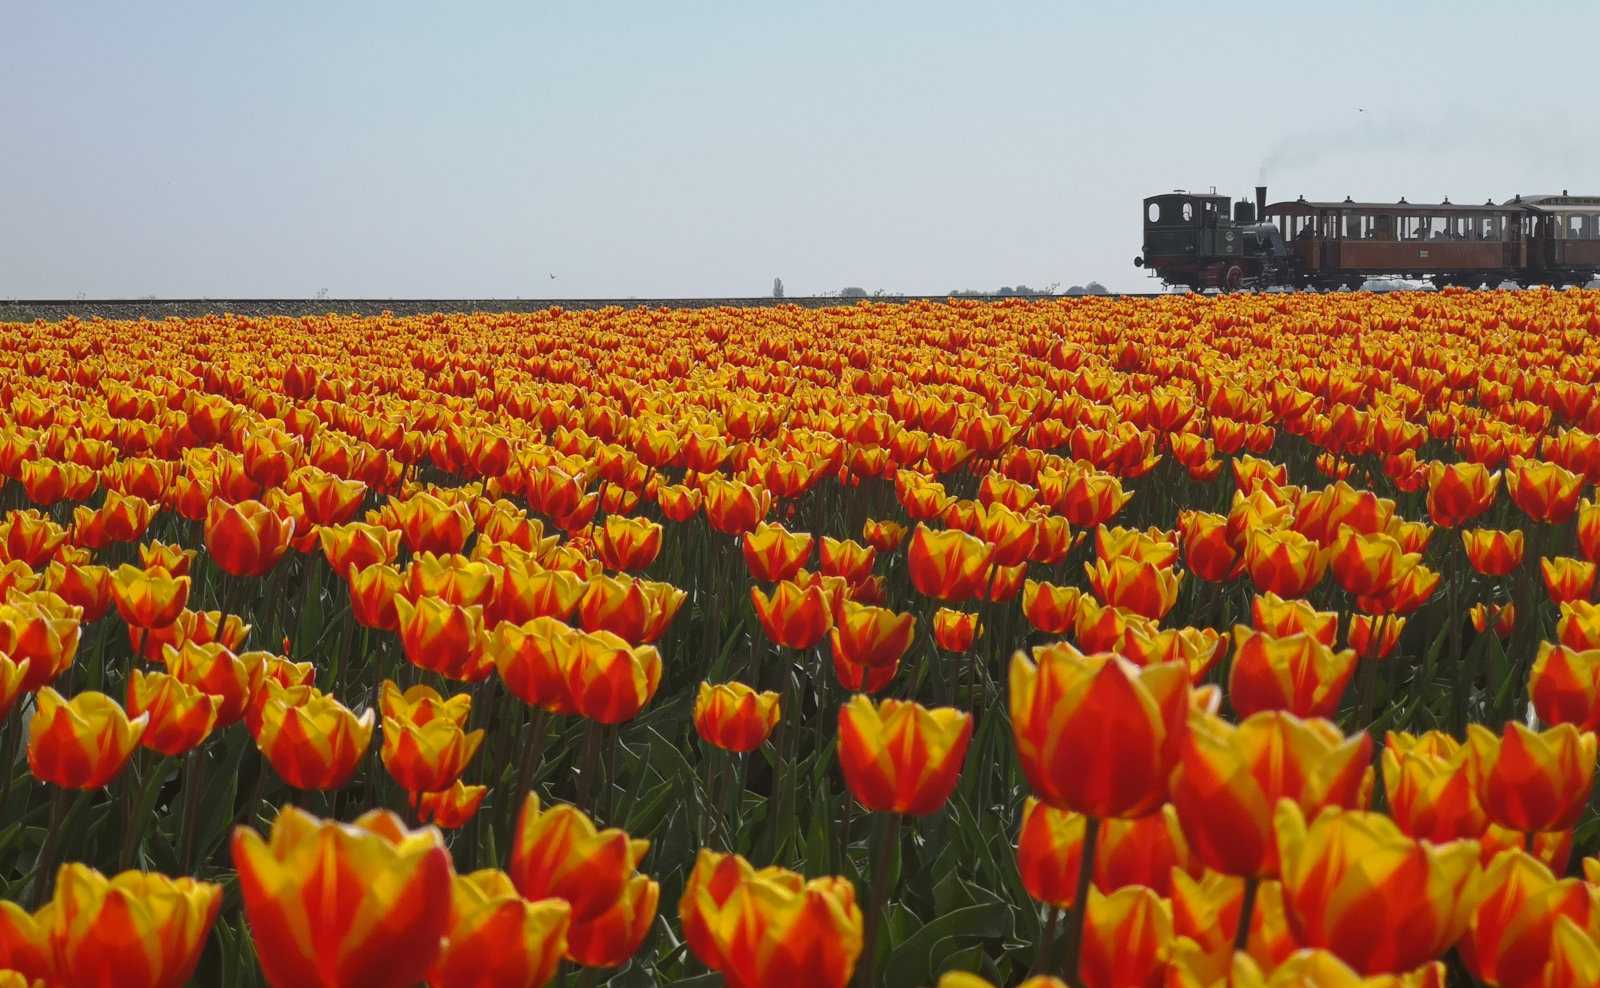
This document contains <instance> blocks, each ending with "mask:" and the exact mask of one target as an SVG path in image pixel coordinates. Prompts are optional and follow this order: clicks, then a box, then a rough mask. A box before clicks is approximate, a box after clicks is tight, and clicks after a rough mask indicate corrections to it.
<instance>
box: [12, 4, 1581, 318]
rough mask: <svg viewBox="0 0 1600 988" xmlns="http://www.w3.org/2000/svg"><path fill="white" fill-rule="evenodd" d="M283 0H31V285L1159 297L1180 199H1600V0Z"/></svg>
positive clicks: (26, 82) (22, 98)
mask: <svg viewBox="0 0 1600 988" xmlns="http://www.w3.org/2000/svg"><path fill="white" fill-rule="evenodd" d="M246 6H247V5H246V4H243V3H231V2H224V3H218V2H215V0H209V2H204V3H190V4H178V3H170V4H164V3H156V2H151V3H128V2H125V0H124V2H114V3H112V2H107V3H90V2H81V0H71V2H46V0H6V2H4V3H0V297H73V296H76V295H78V294H79V293H85V294H87V295H88V296H90V297H96V296H140V295H148V294H156V295H162V296H232V297H242V296H307V295H312V294H315V293H316V292H318V291H319V290H323V289H325V290H327V291H328V292H329V293H330V294H332V295H334V296H375V297H419V296H421V297H484V296H514V295H520V296H525V297H528V296H573V297H576V296H629V295H637V296H705V295H741V294H757V295H759V294H767V293H768V292H769V291H770V289H771V285H772V278H773V276H774V275H779V276H782V278H783V280H784V283H785V285H786V286H787V287H788V291H789V294H791V295H799V294H810V293H815V292H821V291H827V290H832V289H838V288H840V287H842V286H845V285H860V286H862V287H864V288H867V289H868V290H872V289H878V288H882V289H886V290H891V291H905V292H944V291H948V290H951V289H956V288H986V289H992V288H995V287H997V286H999V285H1002V284H1016V283H1017V282H1026V283H1027V284H1029V285H1032V286H1035V287H1039V286H1042V285H1045V284H1048V283H1051V282H1059V283H1060V285H1061V287H1063V288H1064V287H1066V286H1067V285H1068V284H1071V283H1074V282H1083V281H1087V280H1090V279H1099V280H1100V281H1102V282H1104V283H1105V284H1107V285H1109V286H1111V287H1112V288H1122V289H1139V288H1142V287H1146V286H1148V285H1150V284H1151V283H1150V282H1148V281H1146V280H1145V279H1144V277H1143V275H1142V273H1141V272H1139V271H1137V270H1136V269H1135V268H1134V267H1133V266H1132V263H1131V259H1132V257H1133V256H1134V254H1135V253H1136V252H1137V250H1138V248H1139V241H1140V228H1139V218H1140V209H1139V200H1140V199H1141V198H1143V197H1144V196H1146V195H1151V194H1153V193H1155V192H1159V191H1165V190H1168V189H1172V188H1175V187H1189V188H1205V187H1209V186H1211V185H1216V186H1217V187H1218V188H1219V189H1222V190H1225V191H1229V192H1233V193H1235V194H1241V195H1247V194H1248V192H1249V188H1250V186H1251V185H1253V184H1254V183H1255V181H1256V179H1257V176H1258V174H1260V173H1261V172H1262V170H1263V169H1265V171H1266V175H1265V178H1266V180H1267V182H1268V184H1269V185H1270V186H1271V187H1272V198H1274V199H1277V198H1292V197H1293V196H1295V195H1298V194H1301V193H1304V194H1306V195H1307V196H1308V197H1310V198H1321V197H1327V198H1343V197H1344V196H1345V195H1347V194H1350V195H1354V196H1355V197H1356V198H1358V199H1359V198H1367V199H1395V198H1398V197H1399V196H1401V195H1405V196H1406V197H1408V198H1410V199H1411V200H1412V201H1418V200H1422V199H1429V198H1435V199H1436V198H1437V197H1439V196H1443V195H1449V196H1450V197H1451V198H1452V199H1453V200H1455V201H1480V202H1481V201H1483V200H1484V199H1485V198H1487V197H1491V196H1492V197H1494V198H1496V199H1499V198H1503V197H1505V196H1509V195H1511V194H1513V193H1516V192H1519V191H1520V192H1541V191H1559V190H1560V189H1562V188H1571V189H1572V190H1573V191H1574V192H1577V191H1579V190H1582V191H1584V192H1588V193H1595V192H1600V126H1597V121H1600V113H1597V112H1596V89H1595V78H1596V76H1595V72H1596V68H1595V66H1596V64H1597V60H1600V47H1597V46H1596V38H1597V37H1600V4H1596V3H1593V2H1573V3H1549V4H1543V5H1540V4H1527V3H1525V4H1521V5H1516V6H1515V7H1512V6H1509V5H1502V4H1475V3H1466V2H1455V3H1422V2H1396V0H1386V2H1381V3H1367V2H1341V3H1338V4H1331V3H1330V4H1320V5H1316V7H1317V8H1318V9H1316V10H1315V12H1311V11H1312V6H1313V5H1310V4H1304V5H1302V4H1299V3H1291V4H1286V3H1281V2H1273V3H1267V4H1260V5H1255V4H1236V5H1228V4H1214V5H1211V6H1209V7H1208V6H1206V5H1196V4H1194V3H1192V2H1191V3H1163V2H1156V0H1142V2H1138V3H1115V4H1111V3H1104V4H1095V5H1094V9H1093V10H1080V9H1078V7H1077V5H1076V4H1071V3H992V4H974V3H955V2H943V0H918V2H914V3H913V2H878V3H873V2H865V3H862V2H856V3H807V2H797V0H791V2H787V3H782V4H776V3H767V2H760V0H744V2H727V3H709V2H708V3H695V2H691V0H674V2H666V3H662V2H633V3H623V2H603V0H590V2H571V3H566V2H554V0H551V2H542V3H541V2H519V3H509V2H508V3H498V4H491V3H482V4H472V3H439V2H432V3H421V2H404V0H388V2H384V3H372V4H355V3H347V4H334V3H305V4H297V3H288V2H274V3H260V4H253V5H248V6H251V7H253V8H254V9H249V10H247V9H245V8H246ZM1230 6H1231V7H1233V8H1235V9H1230ZM1302 7H1304V9H1305V11H1307V12H1301V9H1302ZM1358 108H1364V109H1365V112H1359V109H1358ZM551 274H554V275H555V276H556V277H555V280H551V278H550V275H551Z"/></svg>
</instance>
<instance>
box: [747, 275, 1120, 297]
mask: <svg viewBox="0 0 1600 988" xmlns="http://www.w3.org/2000/svg"><path fill="white" fill-rule="evenodd" d="M782 292H783V283H782V282H781V281H777V280H776V279H774V284H773V297H775V298H782V297H783V294H782ZM898 294H900V293H899V292H890V291H885V290H883V289H881V288H880V289H877V290H876V291H871V292H869V291H867V290H866V289H865V288H862V287H860V286H859V285H850V286H848V287H846V288H841V289H839V290H838V291H836V292H823V293H822V295H821V297H822V298H835V297H836V298H882V297H884V296H886V295H898ZM945 294H946V295H948V296H950V297H951V298H962V297H967V296H975V295H978V296H998V297H1000V298H1047V297H1050V296H1053V295H1108V294H1110V293H1109V292H1108V291H1107V290H1106V286H1104V285H1102V284H1100V282H1098V281H1091V282H1089V283H1088V284H1087V285H1072V286H1071V287H1069V288H1068V289H1067V290H1066V291H1062V290H1061V283H1060V282H1051V283H1050V284H1048V285H1046V286H1044V287H1043V288H1029V287H1028V286H1027V285H1024V284H1020V283H1019V284H1016V285H1001V286H1000V287H999V288H996V289H993V290H987V289H981V288H958V289H955V290H953V291H950V292H946V293H945Z"/></svg>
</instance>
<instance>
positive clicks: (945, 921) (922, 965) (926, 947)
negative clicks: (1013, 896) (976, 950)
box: [883, 906, 1012, 985]
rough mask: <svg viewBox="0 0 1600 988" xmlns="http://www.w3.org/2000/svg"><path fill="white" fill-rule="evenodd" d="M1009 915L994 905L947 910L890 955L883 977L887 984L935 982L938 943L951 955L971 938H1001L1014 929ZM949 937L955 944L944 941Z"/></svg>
mask: <svg viewBox="0 0 1600 988" xmlns="http://www.w3.org/2000/svg"><path fill="white" fill-rule="evenodd" d="M1011 925H1012V924H1011V922H1010V916H1009V914H1008V913H1007V912H1006V911H1005V910H1003V909H997V908H995V907H994V906H969V907H967V908H966V909H957V910H956V911H955V912H951V913H946V914H945V915H943V916H940V917H939V918H938V919H935V920H932V921H930V922H928V923H926V924H924V925H923V927H922V928H921V929H920V930H918V931H917V932H915V933H913V934H912V935H911V936H909V937H907V938H906V939H905V941H904V942H903V943H901V944H899V945H898V946H897V947H896V948H895V950H894V953H892V954H890V955H889V963H888V966H887V969H886V973H885V976H884V981H883V983H884V984H888V985H925V984H932V983H933V982H934V981H935V980H936V979H937V977H938V973H939V972H937V971H935V970H933V957H934V947H935V945H942V949H941V951H940V952H941V953H942V954H943V955H944V956H948V955H949V954H950V953H953V952H954V951H955V950H956V949H959V947H958V944H961V943H965V942H969V941H972V940H998V939H1001V938H1003V937H1005V936H1006V935H1007V934H1008V933H1010V931H1011ZM947 940H954V941H955V943H950V944H945V941H947Z"/></svg>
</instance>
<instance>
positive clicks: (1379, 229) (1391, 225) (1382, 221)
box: [1372, 213, 1396, 240]
mask: <svg viewBox="0 0 1600 988" xmlns="http://www.w3.org/2000/svg"><path fill="white" fill-rule="evenodd" d="M1395 226H1396V224H1395V218H1394V216H1392V215H1390V214H1387V213H1386V214H1384V215H1382V216H1375V217H1373V233H1372V239H1374V240H1393V239H1395Z"/></svg>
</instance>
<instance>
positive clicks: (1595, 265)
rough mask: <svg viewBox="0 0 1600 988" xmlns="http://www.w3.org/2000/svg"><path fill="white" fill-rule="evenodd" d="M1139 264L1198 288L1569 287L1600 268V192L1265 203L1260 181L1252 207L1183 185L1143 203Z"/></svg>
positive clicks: (1174, 281)
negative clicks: (1384, 282) (1374, 284)
mask: <svg viewBox="0 0 1600 988" xmlns="http://www.w3.org/2000/svg"><path fill="white" fill-rule="evenodd" d="M1230 205H1231V207H1232V208H1231V210H1230ZM1133 263H1134V265H1135V266H1136V267H1142V268H1148V269H1149V270H1150V271H1151V272H1152V274H1153V276H1155V277H1158V278H1160V279H1161V280H1162V281H1163V282H1165V283H1166V284H1168V285H1174V286H1183V287H1187V288H1191V289H1194V290H1195V291H1203V290H1205V289H1208V288H1216V289H1220V290H1222V291H1234V290H1237V289H1249V288H1272V287H1284V288H1299V289H1322V290H1332V289H1336V288H1350V289H1352V290H1353V289H1357V288H1360V287H1361V286H1362V285H1363V284H1365V283H1366V282H1367V281H1368V280H1369V279H1372V278H1381V277H1390V278H1408V279H1417V280H1423V279H1426V280H1428V281H1431V282H1432V283H1433V284H1434V285H1436V286H1439V287H1441V288H1442V287H1445V286H1448V285H1461V286H1467V287H1475V286H1480V285H1488V286H1494V285H1499V284H1501V283H1502V282H1506V281H1514V282H1516V283H1517V284H1519V285H1522V286H1524V287H1527V286H1529V285H1540V284H1542V285H1550V286H1552V287H1555V288H1563V287H1565V286H1567V285H1582V284H1585V283H1587V282H1588V281H1590V280H1591V279H1593V278H1594V277H1595V275H1596V272H1600V196H1574V195H1569V194H1568V193H1567V192H1565V191H1563V192H1562V193H1561V194H1560V195H1536V196H1522V195H1519V196H1515V197H1513V198H1511V199H1507V200H1506V201H1504V202H1501V203H1495V202H1493V201H1490V202H1486V203H1484V204H1483V205H1481V206H1467V205H1460V204H1457V203H1453V202H1451V201H1450V200H1449V199H1448V198H1446V199H1445V201H1443V202H1439V203H1413V202H1407V201H1406V200H1405V199H1404V198H1402V199H1401V200H1400V201H1399V202H1355V201H1354V200H1352V199H1349V198H1346V199H1345V200H1344V201H1343V202H1309V201H1307V200H1306V198H1305V197H1304V196H1301V197H1300V198H1298V199H1295V200H1293V201H1284V202H1275V203H1272V204H1271V205H1268V204H1267V187H1266V186H1264V185H1258V186H1256V189H1255V201H1254V202H1250V201H1249V200H1240V201H1238V202H1234V203H1231V204H1230V202H1229V197H1228V196H1226V195H1218V194H1217V193H1216V190H1215V189H1213V190H1212V191H1211V192H1210V193H1205V194H1199V193H1190V192H1184V191H1181V190H1180V191H1177V192H1171V193H1167V194H1165V195H1157V196H1151V197H1150V198H1148V199H1146V200H1145V201H1144V250H1143V253H1141V254H1140V255H1139V256H1138V257H1135V258H1134V259H1133Z"/></svg>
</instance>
